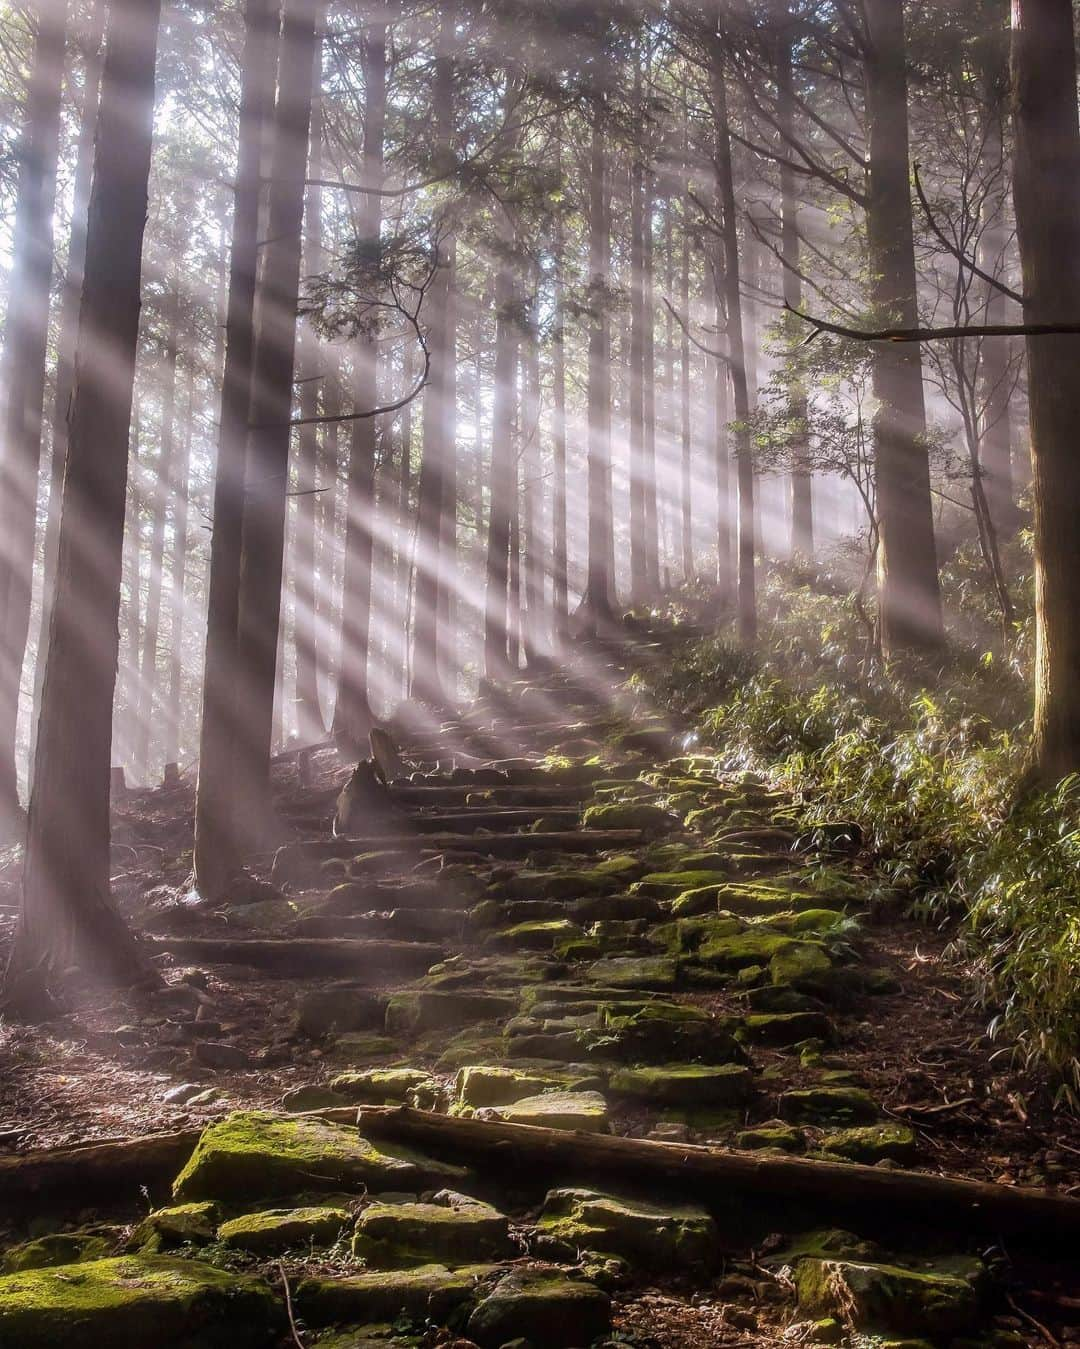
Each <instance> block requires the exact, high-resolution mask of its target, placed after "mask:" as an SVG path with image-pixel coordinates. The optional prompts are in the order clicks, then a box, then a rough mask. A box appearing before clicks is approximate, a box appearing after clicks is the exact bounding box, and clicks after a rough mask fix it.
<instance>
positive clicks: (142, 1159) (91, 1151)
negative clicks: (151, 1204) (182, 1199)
mask: <svg viewBox="0 0 1080 1349" xmlns="http://www.w3.org/2000/svg"><path fill="white" fill-rule="evenodd" d="M201 1132H202V1131H201V1130H200V1129H184V1130H182V1131H181V1132H180V1133H172V1134H147V1135H145V1136H144V1137H142V1138H111V1139H107V1140H105V1141H104V1142H100V1143H76V1144H74V1145H73V1146H71V1147H64V1148H43V1149H41V1150H39V1151H36V1152H28V1153H25V1154H22V1155H16V1156H13V1157H0V1217H7V1216H9V1215H10V1216H14V1214H15V1212H16V1211H17V1209H19V1208H20V1207H22V1206H23V1205H25V1203H26V1202H27V1201H28V1200H35V1201H36V1200H40V1199H45V1198H48V1199H50V1200H52V1201H56V1200H58V1199H59V1200H60V1203H61V1206H66V1201H67V1200H68V1199H70V1206H71V1207H72V1208H85V1207H86V1204H87V1200H88V1199H92V1198H93V1199H97V1198H100V1197H106V1198H110V1199H112V1200H114V1201H115V1202H116V1203H118V1204H121V1203H126V1202H127V1201H129V1200H130V1201H132V1202H134V1203H137V1204H139V1205H140V1206H141V1205H142V1204H143V1203H144V1202H145V1201H144V1199H143V1197H142V1194H141V1191H142V1189H143V1188H144V1187H145V1188H146V1189H149V1190H151V1191H153V1188H154V1187H156V1186H160V1185H164V1184H168V1183H170V1182H171V1181H172V1179H173V1177H174V1176H175V1175H176V1174H177V1173H178V1172H179V1171H180V1170H181V1168H182V1167H183V1166H184V1163H185V1162H186V1161H187V1160H188V1158H189V1157H190V1156H191V1154H192V1152H193V1151H194V1149H195V1144H196V1143H197V1142H198V1141H199V1134H200V1133H201ZM152 1198H154V1199H155V1200H163V1199H164V1195H162V1194H154V1193H152Z"/></svg>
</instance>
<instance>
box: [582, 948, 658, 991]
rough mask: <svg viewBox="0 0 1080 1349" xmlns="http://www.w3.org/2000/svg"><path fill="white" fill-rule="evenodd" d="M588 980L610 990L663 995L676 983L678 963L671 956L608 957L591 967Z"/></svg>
mask: <svg viewBox="0 0 1080 1349" xmlns="http://www.w3.org/2000/svg"><path fill="white" fill-rule="evenodd" d="M588 978H589V980H590V982H592V983H595V984H600V985H605V984H606V985H608V986H610V987H612V988H620V989H623V988H633V989H653V990H656V991H659V992H663V991H666V990H669V989H672V988H674V987H675V985H676V983H677V982H678V978H679V962H678V961H677V960H675V959H674V958H672V957H671V956H610V957H608V958H607V959H605V960H598V961H596V962H595V964H593V965H590V966H589V969H588Z"/></svg>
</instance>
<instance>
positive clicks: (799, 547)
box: [776, 35, 814, 561]
mask: <svg viewBox="0 0 1080 1349" xmlns="http://www.w3.org/2000/svg"><path fill="white" fill-rule="evenodd" d="M776 92H777V120H778V121H779V123H780V132H781V138H782V140H783V141H784V143H785V144H788V145H790V144H791V143H792V141H793V138H794V134H795V89H794V84H793V80H792V73H791V39H790V38H789V37H787V36H786V35H785V36H782V37H781V38H780V40H779V42H778V43H777V49H776ZM780 258H781V261H782V263H783V267H782V271H783V294H784V303H785V304H786V305H787V306H788V307H789V308H791V309H801V308H802V281H801V280H800V278H799V275H798V269H799V196H798V191H797V189H796V184H795V172H794V170H793V169H792V168H791V166H790V165H789V164H787V163H783V164H781V165H780ZM797 322H798V320H797V319H795V318H793V317H792V316H791V315H789V316H788V327H789V331H790V333H791V336H792V338H793V339H794V338H795V337H796V334H795V331H794V329H795V325H796V324H797ZM788 410H789V414H790V416H791V419H792V422H793V423H794V425H795V426H796V428H797V430H796V431H795V436H794V442H793V444H792V446H791V556H792V557H794V558H804V559H806V560H808V561H809V560H810V559H812V558H813V556H814V497H813V486H812V478H811V474H810V446H809V436H808V433H807V429H806V425H807V422H806V418H807V403H806V387H805V385H804V384H803V381H802V379H801V378H800V377H799V374H798V372H797V371H796V372H795V373H794V374H793V375H792V377H791V379H790V381H789V383H788Z"/></svg>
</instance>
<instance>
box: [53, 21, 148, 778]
mask: <svg viewBox="0 0 1080 1349" xmlns="http://www.w3.org/2000/svg"><path fill="white" fill-rule="evenodd" d="M104 31H105V0H95V3H94V6H93V8H92V9H91V11H90V20H89V26H88V29H87V33H86V61H85V67H84V73H83V87H82V96H81V98H80V100H79V139H78V145H77V147H76V150H75V175H74V179H73V182H72V189H71V232H70V234H69V236H68V253H67V272H66V275H65V276H64V288H63V291H62V293H61V297H60V328H59V336H58V338H57V354H56V391H55V397H54V399H53V409H52V454H51V458H50V463H49V504H48V513H47V515H46V517H45V547H44V561H43V566H42V581H41V626H40V628H39V629H38V649H37V657H36V659H35V661H34V714H33V724H34V727H36V726H37V721H38V712H39V710H40V708H41V685H42V682H43V680H44V678H45V661H46V655H47V653H46V647H47V645H48V639H49V618H50V615H51V612H52V593H53V586H54V584H55V582H56V549H57V545H58V543H59V539H60V494H61V491H62V489H63V483H64V464H65V463H66V461H67V438H68V412H69V410H70V407H71V390H72V384H73V382H74V378H75V344H76V342H77V340H78V336H79V301H80V300H81V298H82V282H83V267H84V264H85V260H86V209H87V205H88V203H89V201H90V176H91V173H92V172H93V168H94V129H95V128H96V126H97V111H98V94H99V92H100V89H101V37H102V34H103V32H104ZM135 612H136V617H137V615H138V600H137V599H136V610H135ZM136 627H138V623H137V622H136ZM33 757H34V746H33V741H32V740H31V746H30V759H31V762H33Z"/></svg>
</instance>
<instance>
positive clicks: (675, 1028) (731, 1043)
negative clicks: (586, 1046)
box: [593, 1000, 744, 1063]
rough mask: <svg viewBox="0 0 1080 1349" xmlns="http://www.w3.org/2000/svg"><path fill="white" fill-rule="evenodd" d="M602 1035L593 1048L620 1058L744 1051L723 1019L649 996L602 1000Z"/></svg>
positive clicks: (670, 1058)
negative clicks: (629, 1001)
mask: <svg viewBox="0 0 1080 1349" xmlns="http://www.w3.org/2000/svg"><path fill="white" fill-rule="evenodd" d="M600 1028H601V1031H602V1039H600V1040H599V1041H598V1042H597V1043H596V1044H595V1045H594V1046H593V1053H594V1054H598V1055H602V1056H603V1057H604V1058H616V1059H621V1060H623V1061H624V1062H626V1063H675V1062H680V1063H681V1062H688V1061H691V1060H700V1061H701V1062H703V1063H731V1062H740V1061H741V1060H742V1059H743V1058H744V1055H743V1053H742V1051H741V1050H740V1048H739V1046H738V1044H737V1043H736V1041H735V1037H734V1036H733V1034H732V1031H731V1026H730V1025H729V1023H728V1022H727V1021H726V1020H722V1019H721V1018H719V1017H715V1016H711V1015H710V1014H709V1013H708V1012H706V1011H704V1010H702V1009H701V1008H700V1007H692V1006H690V1005H688V1004H686V1003H673V1002H662V1001H659V1000H657V1001H654V1002H648V1003H645V1004H644V1005H642V1006H639V1007H631V1008H628V1009H626V1010H624V1004H622V1003H605V1004H603V1006H602V1009H601V1013H600Z"/></svg>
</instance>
